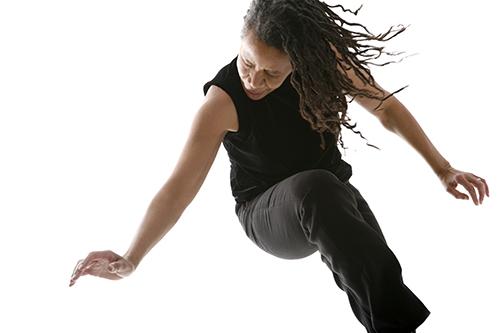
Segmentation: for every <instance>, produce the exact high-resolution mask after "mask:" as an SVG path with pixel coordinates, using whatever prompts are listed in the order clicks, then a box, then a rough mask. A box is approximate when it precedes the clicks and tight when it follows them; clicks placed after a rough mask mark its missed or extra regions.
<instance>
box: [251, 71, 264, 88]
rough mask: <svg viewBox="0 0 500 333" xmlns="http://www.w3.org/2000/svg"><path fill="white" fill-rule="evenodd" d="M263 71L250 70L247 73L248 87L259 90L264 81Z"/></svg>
mask: <svg viewBox="0 0 500 333" xmlns="http://www.w3.org/2000/svg"><path fill="white" fill-rule="evenodd" d="M262 74H263V73H260V72H257V71H252V72H250V73H249V75H248V81H247V82H248V85H249V86H250V89H253V90H259V89H261V88H263V87H264V85H265V82H264V76H263V75H262Z"/></svg>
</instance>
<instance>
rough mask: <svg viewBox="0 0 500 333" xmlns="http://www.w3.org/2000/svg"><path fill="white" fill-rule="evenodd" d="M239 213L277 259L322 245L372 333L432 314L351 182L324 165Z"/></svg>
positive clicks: (414, 323) (404, 331)
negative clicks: (405, 279) (409, 284)
mask: <svg viewBox="0 0 500 333" xmlns="http://www.w3.org/2000/svg"><path fill="white" fill-rule="evenodd" d="M235 211H236V214H237V215H238V218H239V220H240V223H241V225H242V226H243V228H244V230H245V233H246V235H247V236H248V237H249V238H250V239H251V240H252V241H253V242H254V243H255V244H256V245H257V246H258V247H260V248H261V249H262V250H264V251H266V252H268V253H270V254H272V255H274V256H276V257H279V258H283V259H300V258H304V257H307V256H309V255H311V254H313V253H315V252H316V251H317V250H318V251H319V253H320V255H321V260H322V261H323V262H324V263H325V264H326V265H327V266H328V268H329V269H330V270H331V272H332V273H333V277H334V279H335V282H336V284H337V285H338V287H339V288H341V289H342V290H343V291H345V292H346V293H347V296H348V300H349V303H350V306H351V308H352V311H353V312H354V315H355V316H356V318H357V319H358V320H359V321H360V323H361V324H362V325H363V326H364V327H365V328H366V330H367V332H368V333H409V332H411V331H413V330H414V329H416V328H417V327H418V326H420V325H421V324H422V323H423V322H424V321H425V319H426V318H427V317H428V316H429V314H430V311H429V310H428V309H427V308H426V307H425V305H424V304H423V303H422V302H421V301H420V300H419V299H418V298H417V296H416V295H415V294H413V292H412V291H411V290H410V289H409V288H408V287H407V286H406V285H405V284H404V282H403V279H402V276H401V266H400V264H399V262H398V260H397V258H396V256H395V255H394V253H393V252H392V251H391V249H390V248H389V247H388V246H387V243H386V240H385V238H384V235H383V234H382V230H381V229H380V227H379V224H378V222H377V220H376V219H375V216H374V215H373V213H372V211H371V210H370V207H369V206H368V204H367V203H366V201H365V200H364V198H363V197H362V195H361V193H360V192H359V191H358V190H357V189H356V188H355V187H354V186H353V185H352V184H351V183H350V182H349V181H347V182H345V183H344V182H342V181H340V180H339V179H338V178H337V177H336V176H335V174H334V173H332V172H330V171H328V170H324V169H313V170H306V171H302V172H299V173H296V174H294V175H292V176H290V177H288V178H286V179H284V180H282V181H281V182H279V183H277V184H275V185H273V186H272V187H270V188H268V189H267V190H266V191H264V192H263V193H261V194H259V195H258V196H257V197H255V198H254V199H252V200H250V201H248V202H245V203H237V204H236V207H235Z"/></svg>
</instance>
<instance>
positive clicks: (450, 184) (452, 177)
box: [438, 166, 490, 206]
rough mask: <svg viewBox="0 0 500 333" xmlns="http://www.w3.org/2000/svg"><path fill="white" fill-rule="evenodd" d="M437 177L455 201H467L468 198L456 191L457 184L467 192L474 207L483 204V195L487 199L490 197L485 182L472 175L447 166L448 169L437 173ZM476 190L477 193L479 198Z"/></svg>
mask: <svg viewBox="0 0 500 333" xmlns="http://www.w3.org/2000/svg"><path fill="white" fill-rule="evenodd" d="M438 177H439V178H440V179H441V182H442V183H443V185H444V187H445V188H446V191H447V192H448V193H450V194H451V195H453V196H454V197H455V198H457V199H465V200H469V196H468V195H467V194H465V193H462V192H460V191H458V190H457V189H456V187H457V186H458V184H460V185H462V186H463V187H464V188H465V189H466V190H467V191H468V192H469V194H470V196H471V197H472V200H473V202H474V204H475V205H476V206H477V205H480V204H482V203H483V199H484V196H485V195H487V196H488V197H489V196H490V190H489V188H488V184H487V183H486V180H485V179H484V178H481V177H478V176H476V175H475V174H473V173H470V172H464V171H460V170H457V169H455V168H453V167H451V166H448V168H446V169H445V170H444V171H442V172H441V173H439V175H438ZM476 190H477V192H478V193H479V198H478V194H477V193H476Z"/></svg>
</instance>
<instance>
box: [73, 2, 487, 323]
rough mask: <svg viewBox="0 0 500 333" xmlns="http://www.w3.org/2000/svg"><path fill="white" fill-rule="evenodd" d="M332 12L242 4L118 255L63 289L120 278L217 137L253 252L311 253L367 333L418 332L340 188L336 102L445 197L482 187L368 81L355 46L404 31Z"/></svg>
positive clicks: (413, 301)
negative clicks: (415, 161)
mask: <svg viewBox="0 0 500 333" xmlns="http://www.w3.org/2000/svg"><path fill="white" fill-rule="evenodd" d="M339 7H340V8H342V7H341V6H328V5H327V4H325V3H323V2H320V1H318V0H303V1H293V0H254V1H252V3H251V5H250V9H249V11H248V12H247V15H246V16H245V18H244V25H243V29H242V39H241V47H240V51H239V54H238V56H237V57H236V58H234V59H233V60H232V61H231V62H230V63H229V64H227V65H226V66H224V67H223V68H222V69H221V70H220V71H219V72H218V73H217V75H216V76H215V77H214V78H213V79H212V80H211V81H209V82H207V83H206V84H205V85H204V92H205V95H206V98H205V101H204V103H203V105H202V106H201V107H200V109H199V111H198V113H197V114H196V117H195V119H194V121H193V125H192V128H191V132H190V135H189V138H188V140H187V142H186V145H185V147H184V150H183V152H182V154H181V156H180V159H179V161H178V163H177V165H176V168H175V169H174V171H173V173H172V175H171V176H170V178H169V179H168V181H167V182H166V183H165V185H164V186H163V187H162V188H161V189H160V191H159V192H158V194H157V195H156V196H155V198H154V199H153V200H152V202H151V205H150V207H149V208H148V211H147V213H146V216H145V218H144V221H143V222H142V224H141V226H140V228H139V230H138V233H137V235H136V237H135V239H134V241H133V242H132V244H131V246H130V248H129V249H128V251H127V252H126V253H125V254H124V255H123V256H120V255H118V254H116V253H114V252H112V251H97V252H91V253H90V254H89V255H88V256H87V257H86V258H85V259H83V260H80V261H79V263H78V264H77V267H76V268H75V270H74V272H73V276H72V277H71V281H70V286H71V285H73V284H74V283H75V282H76V280H77V279H78V278H79V277H80V276H82V275H87V274H90V275H94V276H99V277H103V278H107V279H115V280H116V279H121V278H123V277H126V276H128V275H130V274H131V273H132V272H133V271H134V270H135V269H136V268H137V266H138V264H139V263H140V261H141V260H142V258H144V256H145V255H146V254H147V253H148V252H149V250H150V249H151V248H152V247H153V246H154V245H155V244H156V243H157V242H158V241H159V240H160V239H161V238H162V237H163V236H164V235H165V234H166V233H167V232H168V231H169V230H170V229H171V228H172V227H173V225H174V224H175V223H176V222H177V220H178V219H179V218H180V216H181V214H182V212H183V211H184V209H185V208H186V207H187V206H188V205H189V203H190V202H191V201H192V200H193V199H194V197H195V195H196V193H197V192H198V190H199V188H200V187H201V185H202V183H203V181H204V179H205V177H206V175H207V173H208V171H209V169H210V167H211V165H212V163H213V161H214V158H215V156H216V154H217V151H218V149H219V147H220V144H221V143H223V145H224V147H225V148H226V150H227V152H228V156H229V158H230V162H231V189H232V194H233V196H234V198H235V201H236V204H235V213H236V214H237V216H238V219H239V221H240V223H241V225H242V227H243V228H244V230H245V233H246V235H247V236H248V237H249V238H250V239H251V240H252V241H253V242H254V243H255V244H256V245H257V246H259V247H260V248H261V249H262V250H264V251H266V252H268V253H270V254H272V255H274V256H277V257H280V258H284V259H298V258H304V257H306V256H309V255H311V254H313V253H315V252H316V251H319V252H320V255H321V259H322V261H323V262H324V263H325V264H326V265H327V266H328V268H329V269H330V270H331V272H332V273H333V277H334V280H335V282H336V284H337V285H338V287H339V288H341V289H342V290H344V291H345V292H346V294H347V296H348V300H349V303H350V306H351V308H352V310H353V313H354V315H355V316H356V318H357V319H358V320H359V321H360V323H361V324H362V325H363V326H365V328H366V330H367V332H370V333H371V332H415V329H416V328H417V327H418V326H420V324H422V323H423V322H424V321H425V319H426V318H427V317H428V315H429V314H430V312H429V310H428V309H427V308H426V307H425V305H424V304H423V303H422V302H421V301H420V300H419V299H418V298H417V296H416V295H414V294H413V293H412V291H411V290H410V289H409V288H408V287H407V286H406V285H405V284H404V283H403V280H402V276H401V266H400V265H399V262H398V260H397V258H396V256H395V255H394V253H393V252H392V251H391V249H390V248H389V247H388V245H387V243H386V240H385V237H384V235H383V233H382V231H381V229H380V227H379V224H378V223H377V220H376V218H375V216H374V215H373V213H372V212H371V210H370V208H369V206H368V204H367V202H366V201H365V200H364V198H363V196H362V195H361V193H360V192H359V191H358V190H357V189H356V187H354V186H353V185H352V184H351V183H350V182H349V178H350V177H351V175H352V169H351V166H350V165H349V164H348V163H346V162H345V161H343V160H342V158H341V155H340V152H339V150H338V147H337V142H340V143H341V145H342V147H343V142H342V136H341V131H340V126H341V125H343V126H345V127H347V128H349V129H351V130H353V128H354V127H355V125H354V126H352V125H350V124H349V123H348V120H349V118H348V117H347V114H346V111H347V102H346V97H347V96H350V97H352V100H355V101H357V102H358V103H359V104H361V105H362V106H363V107H364V108H365V109H366V110H367V111H369V112H371V113H372V114H373V115H374V116H376V117H377V118H378V119H379V120H380V122H381V124H382V125H383V126H384V127H385V128H387V129H388V130H390V131H393V132H395V133H397V134H398V135H400V136H401V137H402V138H404V139H405V140H406V141H407V142H408V143H409V144H410V145H411V146H412V147H413V148H415V149H416V150H417V151H418V152H419V153H420V154H421V155H422V156H423V157H424V159H425V160H426V161H427V162H428V163H429V165H430V167H431V168H432V169H433V170H434V172H435V173H436V175H437V176H438V178H439V179H440V180H441V182H442V184H443V185H444V187H445V189H446V190H447V191H448V192H449V193H450V194H451V195H453V196H454V197H455V198H457V199H468V198H469V197H468V196H467V194H465V193H462V192H460V191H458V190H457V189H456V187H457V186H458V184H460V185H462V186H463V187H464V188H465V189H466V190H467V191H468V192H469V194H470V196H471V197H472V199H473V201H474V203H475V204H476V205H478V204H481V203H482V201H483V199H484V196H485V194H486V195H488V196H489V190H488V186H487V183H486V181H485V180H484V179H482V178H480V177H478V176H476V175H474V174H473V173H470V172H463V171H460V170H457V169H455V168H453V167H452V166H451V165H450V164H449V163H448V161H447V160H446V159H445V158H444V157H443V156H441V154H440V153H439V152H438V151H437V150H436V148H435V147H434V146H433V144H432V143H431V142H430V140H429V139H428V138H427V137H426V135H425V133H424V132H423V130H422V129H421V127H420V126H419V124H418V123H417V122H416V120H415V119H414V118H413V117H412V115H411V114H410V112H409V111H408V110H407V109H406V108H405V106H404V105H402V104H401V103H400V102H399V101H398V100H397V99H396V98H395V97H394V93H392V94H391V93H388V92H387V91H386V90H385V89H383V88H382V87H380V86H379V85H378V84H377V83H376V82H375V80H374V79H373V77H372V75H371V74H370V71H369V69H368V68H367V65H368V64H370V62H369V60H372V59H376V58H378V56H379V55H380V54H382V53H384V51H383V48H380V47H373V46H369V45H366V44H363V43H361V42H362V41H370V40H378V41H386V40H388V39H390V38H392V37H394V36H395V35H397V34H399V33H400V32H402V31H403V30H404V28H403V29H401V30H399V31H398V32H397V33H396V34H394V35H393V36H391V37H387V36H388V34H389V33H390V32H391V30H389V32H388V33H386V34H384V35H379V36H374V35H372V34H371V33H370V32H369V31H368V30H367V29H366V28H364V26H362V25H359V24H353V23H349V22H346V21H344V20H343V19H341V18H340V17H339V16H338V15H337V14H335V13H334V12H333V11H332V9H333V8H339ZM342 10H344V11H347V10H345V9H343V8H342ZM356 13H357V12H355V13H354V14H356ZM345 25H348V26H358V27H362V28H363V29H364V31H365V32H362V33H360V32H354V31H350V30H348V29H347V28H345V27H344V26H345ZM352 100H351V101H352ZM355 132H356V131H355ZM356 133H358V134H360V132H356ZM476 190H477V191H478V194H476Z"/></svg>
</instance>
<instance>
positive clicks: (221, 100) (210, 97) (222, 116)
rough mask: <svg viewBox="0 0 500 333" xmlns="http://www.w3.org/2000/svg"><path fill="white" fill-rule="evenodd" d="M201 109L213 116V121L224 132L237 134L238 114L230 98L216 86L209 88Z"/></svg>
mask: <svg viewBox="0 0 500 333" xmlns="http://www.w3.org/2000/svg"><path fill="white" fill-rule="evenodd" d="M203 108H205V109H207V111H208V110H210V111H208V112H210V113H212V114H213V115H214V117H213V121H216V122H218V123H219V124H222V126H223V127H224V129H225V130H227V131H230V132H237V131H238V128H239V124H238V114H237V113H236V107H235V106H234V103H233V100H232V99H231V97H230V96H229V95H228V94H227V93H226V92H225V91H224V90H223V89H222V88H219V87H217V86H216V85H212V86H210V88H209V89H208V91H207V94H206V96H205V102H204V104H203Z"/></svg>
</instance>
